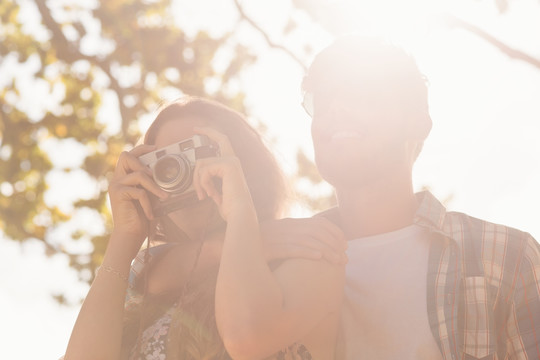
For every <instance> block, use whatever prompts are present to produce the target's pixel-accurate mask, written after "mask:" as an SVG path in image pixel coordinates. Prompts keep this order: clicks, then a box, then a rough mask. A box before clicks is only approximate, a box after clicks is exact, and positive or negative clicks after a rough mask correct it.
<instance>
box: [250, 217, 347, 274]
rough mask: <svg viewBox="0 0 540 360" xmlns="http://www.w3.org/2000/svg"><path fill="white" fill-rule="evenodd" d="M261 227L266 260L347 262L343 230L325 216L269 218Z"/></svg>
mask: <svg viewBox="0 0 540 360" xmlns="http://www.w3.org/2000/svg"><path fill="white" fill-rule="evenodd" d="M260 227H261V235H262V238H263V245H264V253H265V257H266V259H267V261H272V260H280V259H290V258H302V259H312V260H317V259H326V260H327V261H329V262H331V263H333V264H345V263H346V262H347V256H346V254H345V250H346V249H347V241H346V239H345V235H344V234H343V231H342V230H341V229H340V228H339V227H338V226H337V225H335V224H334V223H333V222H331V221H330V220H328V219H326V218H324V217H321V216H317V217H312V218H302V219H293V218H286V219H279V220H268V221H264V222H262V223H261V224H260Z"/></svg>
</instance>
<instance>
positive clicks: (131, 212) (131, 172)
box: [109, 145, 168, 257]
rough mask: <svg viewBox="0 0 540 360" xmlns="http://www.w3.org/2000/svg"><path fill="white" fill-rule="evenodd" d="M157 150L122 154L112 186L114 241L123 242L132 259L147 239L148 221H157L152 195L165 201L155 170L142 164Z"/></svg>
mask: <svg viewBox="0 0 540 360" xmlns="http://www.w3.org/2000/svg"><path fill="white" fill-rule="evenodd" d="M154 150H156V147H155V146H154V145H139V146H137V147H135V148H134V149H133V150H131V151H129V152H127V151H124V152H123V153H122V154H120V157H119V159H118V162H117V164H116V168H115V170H114V175H113V178H112V180H111V182H110V185H109V197H110V201H111V208H112V216H113V222H114V230H113V233H115V234H117V235H119V236H116V237H115V238H119V239H123V240H122V241H125V242H126V243H125V244H123V245H124V246H125V250H126V251H129V252H130V253H131V254H132V255H133V257H134V256H135V255H136V254H137V252H138V251H139V249H140V246H141V244H142V242H143V241H144V239H145V238H146V237H147V236H148V224H149V221H151V220H153V219H154V214H153V211H152V201H151V200H150V194H153V195H155V196H157V197H158V198H161V199H166V198H167V197H168V193H167V192H166V191H164V190H162V189H161V188H160V187H159V186H158V185H157V184H156V183H155V182H154V180H153V178H152V170H151V169H150V168H149V167H148V166H146V165H144V164H143V163H141V162H140V161H139V159H138V157H139V156H141V155H143V154H146V153H148V152H151V151H154Z"/></svg>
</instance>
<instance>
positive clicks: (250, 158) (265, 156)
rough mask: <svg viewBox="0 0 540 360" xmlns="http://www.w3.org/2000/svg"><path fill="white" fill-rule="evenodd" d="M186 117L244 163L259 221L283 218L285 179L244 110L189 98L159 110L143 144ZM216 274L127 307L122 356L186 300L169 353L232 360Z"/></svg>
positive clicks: (164, 229) (171, 334)
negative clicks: (222, 328)
mask: <svg viewBox="0 0 540 360" xmlns="http://www.w3.org/2000/svg"><path fill="white" fill-rule="evenodd" d="M186 117H197V118H200V119H201V120H203V121H205V122H207V124H208V126H211V127H213V128H215V129H216V130H218V131H220V132H221V133H223V134H225V135H226V136H227V137H228V138H229V141H230V143H231V146H232V148H233V150H234V152H235V154H236V156H237V157H238V158H239V160H240V163H241V165H242V169H243V172H244V175H245V177H246V182H247V184H248V187H249V190H250V193H251V197H252V199H253V204H254V206H255V210H256V212H257V216H258V219H259V220H269V219H274V218H277V217H279V216H280V215H281V211H282V210H283V207H284V204H285V199H286V197H287V191H286V185H285V181H284V177H283V175H282V173H281V170H280V169H279V167H278V165H277V162H276V160H275V158H274V157H273V155H272V154H271V152H270V151H269V150H268V148H267V147H266V146H265V144H264V142H263V140H262V138H261V136H260V135H259V134H258V133H257V131H255V130H254V129H253V128H252V127H251V126H250V125H249V124H248V122H247V121H246V119H245V117H244V116H243V115H241V114H240V113H239V112H237V111H234V110H232V109H230V108H228V107H226V106H224V105H222V104H220V103H218V102H215V101H212V100H207V99H202V98H198V97H184V98H181V99H179V100H176V101H174V102H172V103H169V104H166V105H165V106H163V107H162V108H161V109H160V111H159V113H158V115H157V117H156V119H155V120H154V122H153V123H152V124H151V126H150V127H149V129H148V130H147V132H146V135H145V138H144V142H145V143H146V144H153V143H154V142H155V138H156V136H157V133H158V132H159V130H160V128H161V127H162V125H163V124H165V123H167V122H169V121H183V120H184V119H185V118H186ZM218 218H219V216H218ZM221 221H222V220H221ZM214 225H215V224H214ZM214 225H212V224H209V225H208V226H209V227H212V226H214ZM157 226H161V230H160V231H161V232H162V233H163V234H162V235H163V236H164V237H165V239H166V238H167V237H168V235H169V234H167V230H168V228H167V226H166V224H158V225H157ZM214 228H215V226H214ZM160 231H156V232H155V233H159V232H160ZM149 265H150V266H151V264H149ZM147 271H148V270H147ZM217 272H218V268H217V267H216V268H215V269H213V270H212V271H209V272H208V273H207V274H205V275H203V276H202V278H198V279H197V281H196V282H191V283H190V284H189V287H188V288H187V290H186V292H185V293H184V294H183V295H180V294H179V291H173V292H171V293H169V294H165V295H163V296H158V297H150V296H148V295H146V294H144V295H143V296H144V297H146V298H145V299H143V300H142V304H143V305H139V306H128V307H127V310H126V315H125V317H124V318H125V321H124V335H123V337H124V338H123V343H122V356H123V358H127V356H129V351H130V350H131V348H132V347H133V346H134V344H135V341H137V336H138V335H139V334H138V332H139V333H140V329H141V327H142V328H146V327H148V326H149V325H150V324H151V323H152V321H155V319H157V318H158V317H159V316H161V315H163V314H164V312H165V311H167V310H168V309H170V307H171V306H172V304H173V303H174V301H176V300H178V297H179V296H181V298H182V299H181V306H180V307H177V310H176V311H175V313H174V314H173V321H175V322H177V325H179V326H177V327H175V330H172V328H171V330H170V332H169V340H170V341H169V344H168V345H169V348H170V349H168V353H169V354H171V353H172V354H174V355H175V358H176V357H178V358H181V359H202V358H205V359H206V358H207V359H210V358H211V359H229V357H228V355H227V353H226V351H225V348H224V346H223V343H222V341H221V338H220V336H219V334H218V332H217V326H216V323H215V314H214V298H215V285H216V278H217ZM139 300H140V299H139ZM145 304H146V305H145ZM128 305H129V304H128ZM137 329H138V330H137Z"/></svg>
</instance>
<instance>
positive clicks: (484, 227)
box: [444, 211, 534, 243]
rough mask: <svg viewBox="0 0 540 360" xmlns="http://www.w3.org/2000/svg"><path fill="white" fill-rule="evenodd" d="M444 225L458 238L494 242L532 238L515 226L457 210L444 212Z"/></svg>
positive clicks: (513, 241) (514, 241)
mask: <svg viewBox="0 0 540 360" xmlns="http://www.w3.org/2000/svg"><path fill="white" fill-rule="evenodd" d="M444 227H445V230H446V231H448V232H450V233H452V234H453V235H454V237H456V238H458V239H459V238H463V239H466V240H477V241H495V242H498V241H510V242H512V243H516V242H519V240H521V241H524V240H527V239H533V238H532V236H531V235H530V234H529V233H527V232H525V231H522V230H519V229H517V228H514V227H511V226H508V225H503V224H499V223H495V222H491V221H488V220H484V219H480V218H477V217H474V216H471V215H468V214H465V213H462V212H457V211H449V212H447V213H446V219H445V224H444ZM533 240H534V239H533Z"/></svg>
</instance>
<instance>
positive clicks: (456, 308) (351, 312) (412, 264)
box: [303, 35, 540, 359]
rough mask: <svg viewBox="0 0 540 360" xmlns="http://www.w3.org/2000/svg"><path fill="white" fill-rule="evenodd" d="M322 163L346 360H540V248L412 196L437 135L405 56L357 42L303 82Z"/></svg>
mask: <svg viewBox="0 0 540 360" xmlns="http://www.w3.org/2000/svg"><path fill="white" fill-rule="evenodd" d="M303 89H304V91H305V99H304V107H305V108H306V110H307V111H308V113H309V114H310V115H311V116H312V118H313V123H312V137H313V145H314V149H315V161H316V164H317V167H318V169H319V171H320V173H321V175H322V177H323V178H324V179H325V180H326V181H328V182H329V183H330V184H332V185H333V186H334V187H335V190H336V195H337V199H338V206H337V207H336V208H335V209H332V210H329V211H326V212H325V213H323V214H322V215H323V216H326V217H327V218H329V219H331V220H332V221H334V222H335V223H336V224H338V225H339V226H340V227H341V229H342V230H343V232H344V234H345V237H346V238H347V240H348V249H347V255H348V258H349V262H348V264H347V271H346V287H345V301H344V303H343V309H342V328H343V336H342V337H343V340H344V349H345V356H346V358H347V359H540V247H539V245H538V243H537V242H536V241H535V240H534V239H533V238H532V237H531V236H530V235H528V234H526V233H523V232H520V231H518V230H515V229H511V228H508V227H505V226H502V225H496V224H492V223H488V222H485V221H482V220H478V219H475V218H472V217H470V216H467V215H465V214H462V213H455V212H447V211H446V210H445V208H444V207H443V206H442V205H441V203H440V202H438V201H437V200H436V199H435V198H434V197H433V196H432V195H431V194H430V193H429V192H422V193H419V194H415V193H414V191H413V182H412V168H413V164H414V162H415V160H416V157H417V156H418V154H419V152H420V150H421V148H422V144H423V142H424V140H425V138H426V137H427V135H428V134H429V131H430V129H431V119H430V116H429V112H428V100H427V89H426V84H425V79H424V77H423V76H422V74H421V73H420V72H419V70H418V68H417V66H416V64H415V62H414V60H413V59H412V58H411V57H410V56H409V55H408V54H406V53H405V52H404V51H402V50H401V49H399V48H397V47H395V46H394V45H392V44H390V43H386V42H384V41H380V40H377V39H371V38H363V37H360V36H354V35H349V36H345V37H342V38H340V39H338V40H337V41H335V42H334V43H333V44H332V45H330V46H329V47H327V48H326V49H324V50H323V51H322V52H321V53H319V54H318V55H317V56H316V58H315V60H314V62H313V64H312V65H311V67H310V68H309V70H308V73H307V76H306V78H305V79H304V82H303Z"/></svg>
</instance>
